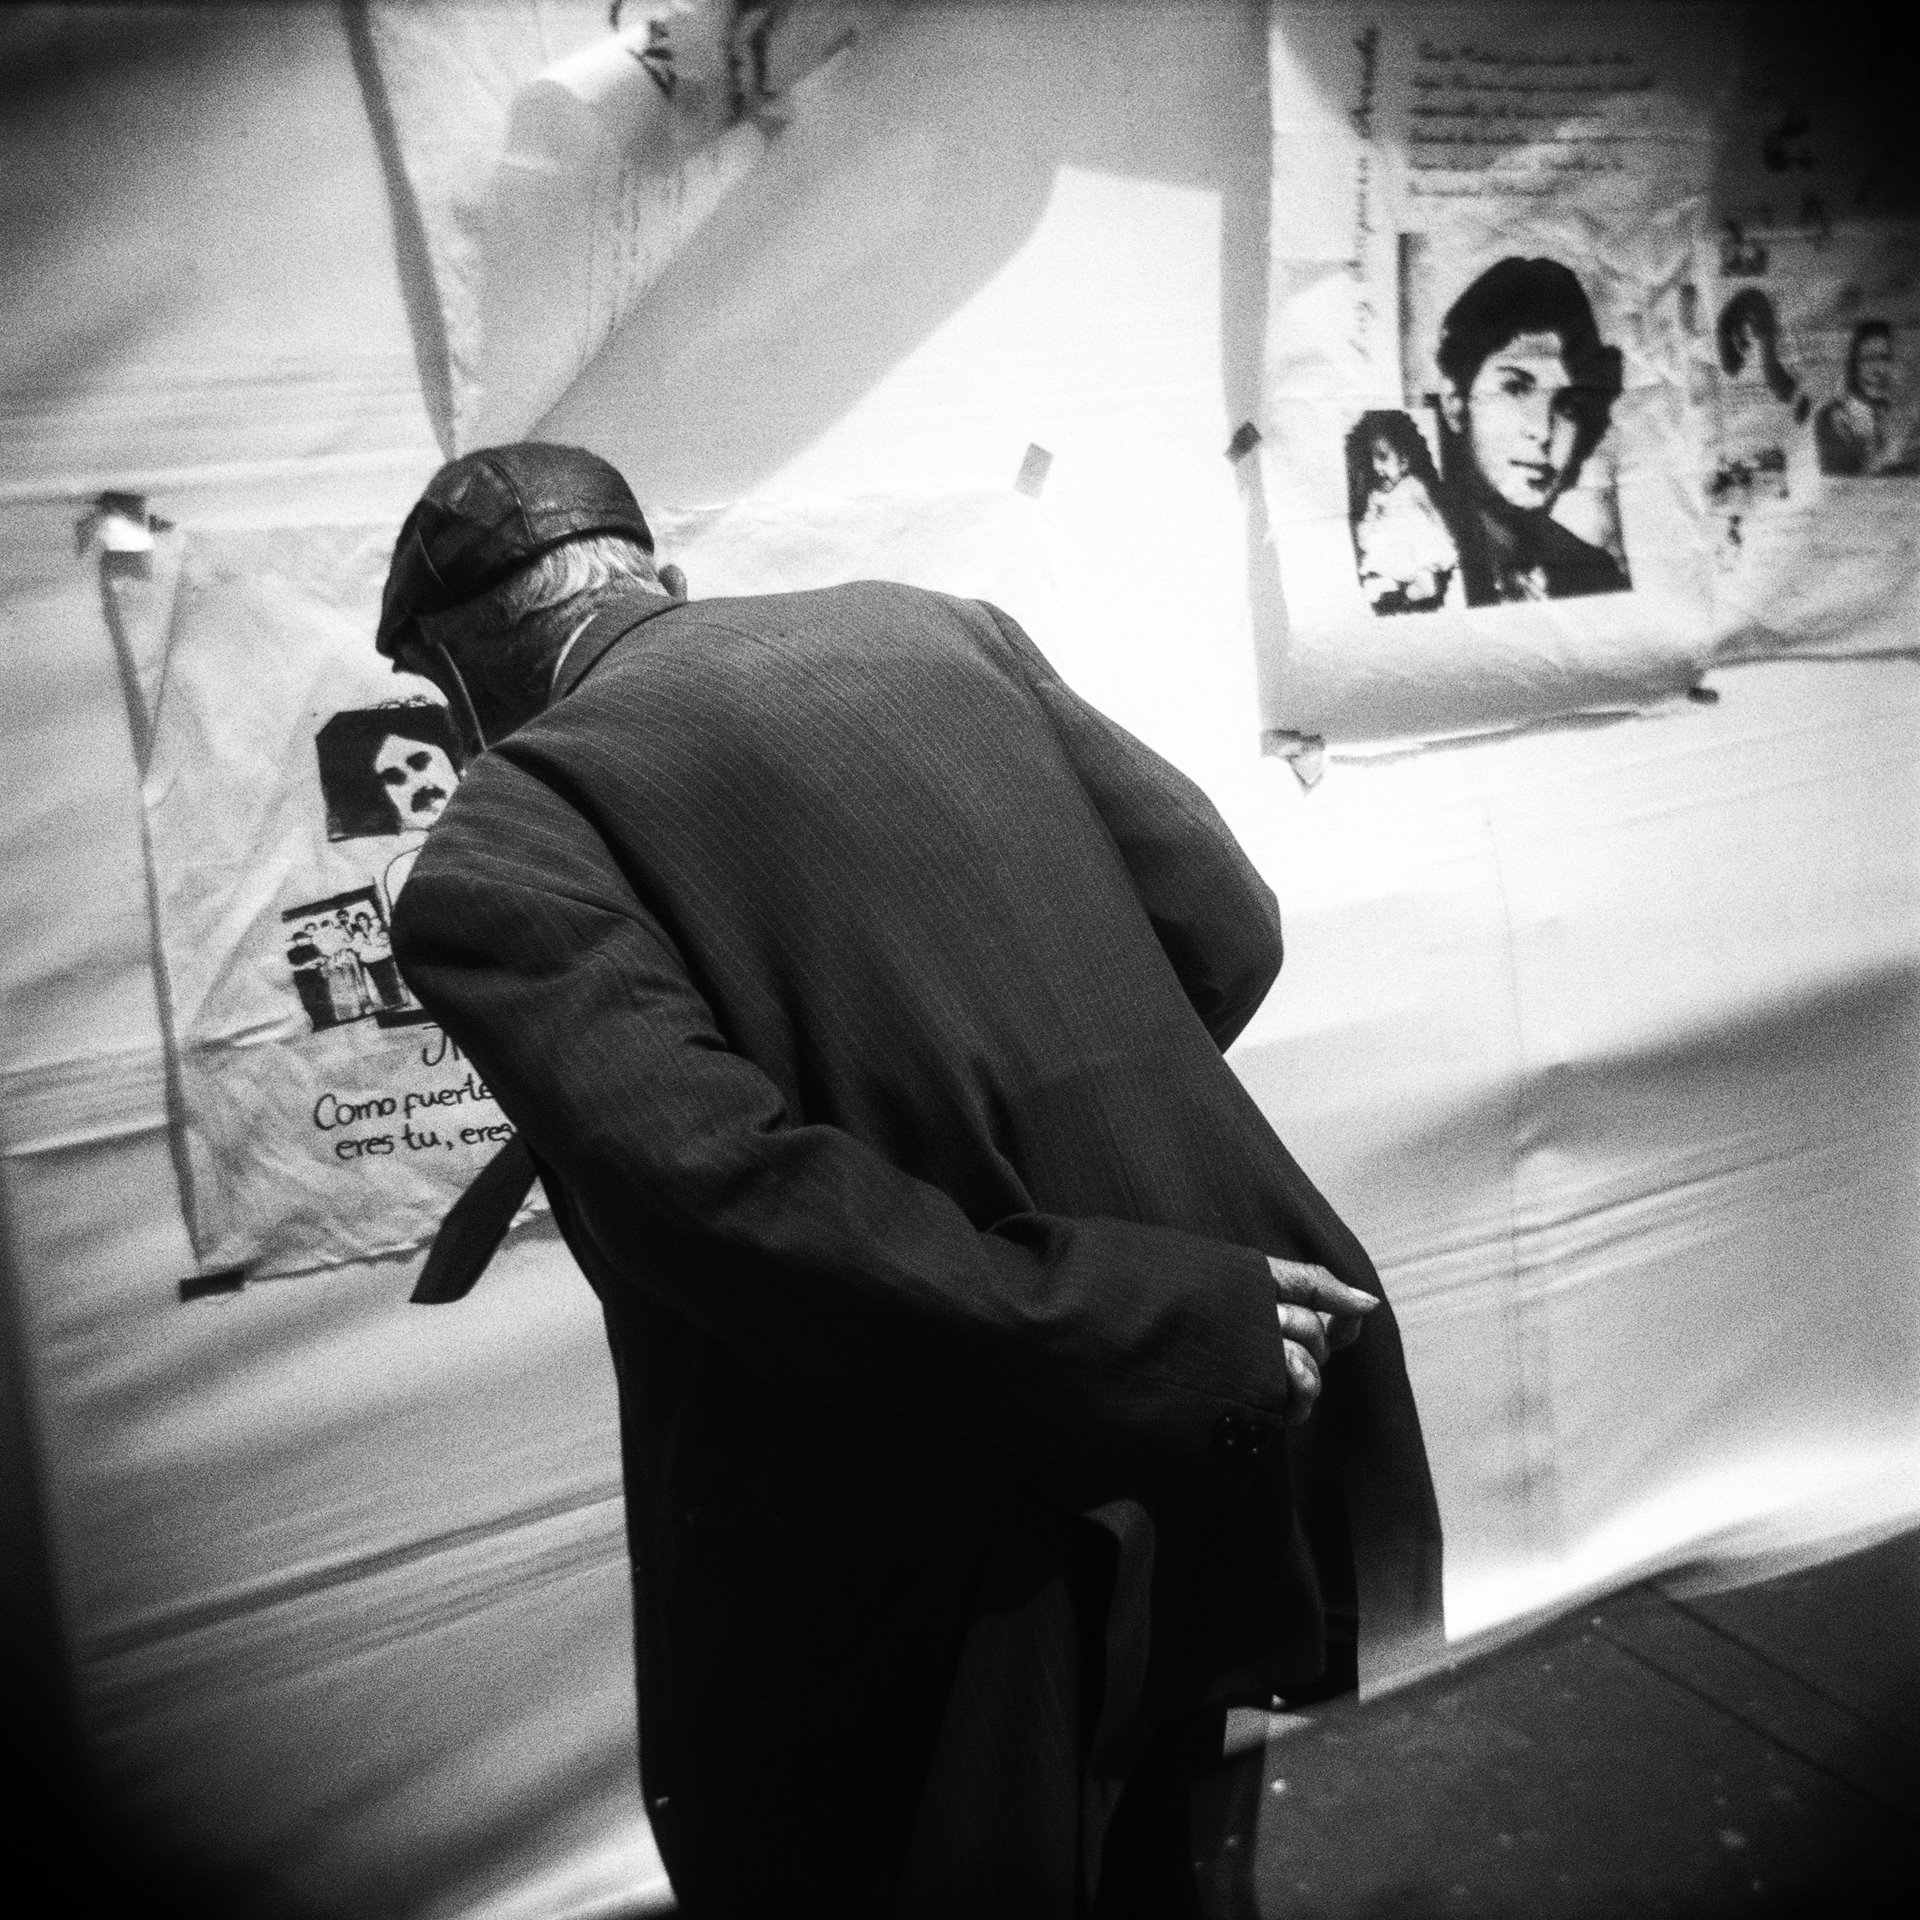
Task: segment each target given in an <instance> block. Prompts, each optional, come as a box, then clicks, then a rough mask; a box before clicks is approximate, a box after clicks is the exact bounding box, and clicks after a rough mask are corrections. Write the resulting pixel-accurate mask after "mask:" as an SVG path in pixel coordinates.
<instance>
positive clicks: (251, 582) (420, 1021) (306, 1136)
mask: <svg viewBox="0 0 1920 1920" xmlns="http://www.w3.org/2000/svg"><path fill="white" fill-rule="evenodd" d="M393 533H394V530H393V528H391V527H389V526H381V527H371V528H370V527H358V528H322V529H276V530H274V531H272V532H246V533H218V534H215V533H192V534H187V535H184V536H183V535H177V534H162V535H160V536H158V538H159V539H160V540H161V541H162V542H163V543H164V544H173V543H175V542H180V543H181V551H180V554H179V560H178V582H177V585H176V587H175V590H174V594H173V603H172V612H171V619H170V622H169V625H168V630H167V640H166V649H165V660H164V670H163V674H162V676H161V679H160V682H159V685H160V697H159V703H158V707H157V710H156V712H155V714H154V726H153V735H152V751H151V758H150V760H149V763H148V767H147V773H146V779H145V782H144V795H145V801H146V807H147V815H148V830H149V844H150V847H151V851H152V859H153V865H154V879H155V897H156V903H157V908H158V920H159V931H160V941H161V950H162V956H163V962H164V965H163V978H164V982H165V986H166V991H167V998H168V1014H169V1021H168V1024H169V1028H170V1033H171V1039H172V1042H173V1045H174V1047H175V1049H176V1072H177V1085H178V1089H179V1100H180V1107H181V1113H180V1120H181V1124H182V1127H183V1129H184V1133H185V1142H186V1149H187V1163H188V1168H189V1192H188V1194H187V1203H188V1204H187V1214H188V1223H189V1226H190V1228H191V1230H192V1233H193V1239H194V1246H195V1251H196V1253H197V1255H198V1257H199V1260H200V1263H201V1266H202V1269H203V1270H207V1271H213V1270H218V1269H220V1268H226V1267H237V1266H244V1267H246V1268H247V1269H248V1270H249V1271H250V1272H252V1273H256V1274H263V1275H264V1274H277V1273H293V1272H300V1271H304V1270H307V1269H310V1268H315V1267H328V1266H336V1265H339V1264H342V1263H344V1262H346V1261H351V1260H361V1259H366V1258H369V1257H372V1256H374V1255H378V1254H386V1253H395V1252H399V1251H402V1250H404V1249H406V1248H409V1247H412V1246H416V1245H418V1244H419V1243H420V1242H422V1241H423V1240H424V1239H426V1238H427V1237H428V1236H429V1235H430V1234H431V1233H432V1232H433V1230H434V1228H435V1227H436V1226H437V1225H438V1223H439V1221H440V1219H441V1217H442V1216H443V1215H444V1214H445V1212H446V1210H447V1208H448V1207H449V1206H450V1205H451V1204H452V1203H453V1201H454V1200H455V1199H456V1198H457V1197H458V1196H459V1194H460V1192H461V1191H462V1190H463V1189H464V1187H465V1186H466V1184H467V1182H468V1181H469V1180H471V1179H472V1177H473V1175H474V1174H475V1173H476V1172H478V1170H479V1169H480V1167H481V1166H482V1165H483V1164H484V1163H485V1161H486V1159H487V1158H488V1156H490V1155H491V1154H492V1153H493V1152H494V1151H496V1149H497V1148H498V1146H499V1145H500V1143H501V1142H502V1141H503V1140H505V1139H506V1138H508V1137H509V1135H510V1133H511V1129H510V1128H509V1127H508V1125H507V1123H506V1120H505V1117H504V1116H503V1115H502V1114H501V1112H500V1109H499V1107H498V1106H497V1105H496V1104H495V1103H494V1101H493V1099H492V1097H491V1095H490V1094H489V1093H488V1090H487V1088H486V1086H485V1084H484V1083H483V1082H482V1081H481V1080H480V1078H479V1077H478V1075H477V1074H475V1073H474V1071H473V1069H472V1068H471V1066H469V1065H468V1063H467V1062H466V1061H464V1060H463V1059H462V1058H461V1056H460V1052H459V1049H458V1048H457V1047H455V1046H454V1045H453V1044H452V1042H451V1041H449V1040H448V1039H447V1037H446V1035H445V1034H443V1033H442V1032H441V1031H440V1029H439V1028H438V1027H437V1026H435V1025H434V1024H433V1023H432V1022H431V1021H430V1020H429V1019H428V1018H427V1016H426V1014H425V1013H424V1012H423V1011H422V1009H421V1008H420V1007H419V1005H418V1004H417V1003H416V1002H415V1001H414V999H413V997H412V995H411V994H410V993H409V992H408V991H407V988H406V984H405V982H404V981H403V980H402V979H401V978H400V972H399V968H398V966H397V964H396V963H395V961H394V958H393V951H392V948H391V945H390V944H389V939H388V928H389V925H390V923H391V917H392V911H393V902H394V900H395V898H396V897H397V895H398V894H399V892H400V890H401V888H402V887H403V886H404V885H405V884H406V877H407V874H408V872H409V870H410V869H411V867H412V864H413V861H414V858H415V856H416V855H417V854H418V852H419V850H420V847H421V845H422V843H423V842H424V840H425V837H426V829H427V828H428V827H430V826H431V825H432V824H433V822H434V820H435V819H437V818H438V817H439V814H440V810H441V809H442V808H443V807H444V806H445V805H446V802H447V800H448V798H449V797H450V796H451V795H452V793H453V790H454V788H455V786H456V784H457V782H458V780H459V777H460V771H461V758H460V749H459V746H458V744H457V741H456V739H455V735H454V732H453V729H452V727H451V725H450V723H449V721H448V718H447V715H446V711H445V709H444V708H443V707H441V706H440V705H438V704H437V701H438V696H437V695H436V694H435V693H434V692H433V690H432V689H431V688H430V687H428V686H427V685H426V684H425V683H424V682H420V681H414V680H411V679H407V678H405V677H396V676H395V675H393V674H392V673H390V672H389V671H388V670H387V666H386V663H385V662H384V661H382V660H381V659H380V658H379V657H378V655H376V654H375V653H374V651H373V648H372V644H371V635H372V633H373V628H374V620H375V616H376V614H377V611H378V608H379V597H380V585H381V582H382V581H383V580H384V579H385V577H386V569H387V561H388V558H389V556H390V554H391V552H392V547H393Z"/></svg>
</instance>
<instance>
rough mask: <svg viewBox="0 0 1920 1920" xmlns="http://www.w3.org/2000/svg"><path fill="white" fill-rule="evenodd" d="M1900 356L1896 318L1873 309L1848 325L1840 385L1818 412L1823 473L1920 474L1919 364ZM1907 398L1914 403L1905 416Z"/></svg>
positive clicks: (1817, 449) (1817, 447) (1816, 443)
mask: <svg viewBox="0 0 1920 1920" xmlns="http://www.w3.org/2000/svg"><path fill="white" fill-rule="evenodd" d="M1911 344H1912V343H1911V337H1909V348H1911ZM1901 359H1902V355H1901V353H1900V348H1899V344H1898V341H1897V337H1896V334H1895V330H1894V325H1893V322H1892V321H1891V320H1888V319H1886V318H1884V317H1883V316H1881V315H1879V314H1868V315H1866V316H1865V317H1864V318H1862V319H1859V320H1856V321H1855V322H1854V323H1853V325H1852V327H1851V328H1849V329H1848V333H1847V345H1846V353H1845V357H1844V359H1843V360H1842V362H1841V369H1840V379H1839V383H1838V391H1837V392H1836V393H1835V394H1834V396H1833V398H1832V399H1830V400H1829V401H1827V402H1826V404H1825V405H1824V406H1821V407H1818V408H1816V409H1815V411H1814V416H1813V451H1814V457H1815V458H1816V459H1817V460H1818V462H1819V464H1820V471H1821V472H1822V473H1824V474H1828V475H1832V476H1836V477H1838V478H1841V479H1855V480H1860V479H1868V478H1902V479H1904V478H1907V477H1910V476H1911V475H1914V474H1920V422H1916V421H1915V420H1914V419H1913V417H1912V409H1911V404H1910V403H1911V399H1912V389H1913V386H1914V370H1913V368H1912V367H1911V366H1905V367H1903V366H1902V365H1901ZM1902 401H1906V402H1908V403H1909V404H1908V407H1907V410H1906V417H1905V418H1902V417H1901V403H1902Z"/></svg>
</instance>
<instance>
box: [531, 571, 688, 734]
mask: <svg viewBox="0 0 1920 1920" xmlns="http://www.w3.org/2000/svg"><path fill="white" fill-rule="evenodd" d="M681 604H682V602H680V601H678V600H669V599H668V598H667V597H666V596H665V595H664V594H658V593H648V592H646V591H645V590H644V589H643V588H640V587H633V588H630V589H623V590H621V591H619V592H616V593H614V594H612V595H610V596H609V598H608V600H607V604H606V605H605V606H604V607H602V608H601V609H600V611H599V612H598V613H596V614H595V615H594V616H593V618H592V619H591V620H589V621H588V622H587V624H586V625H585V626H584V627H582V628H581V629H580V632H579V635H578V637H577V638H576V639H575V640H574V643H573V645H572V646H570V647H569V648H568V649H567V657H566V658H565V659H564V660H562V661H561V662H560V671H559V672H558V673H556V674H555V675H554V676H553V692H552V694H551V695H550V696H549V697H548V700H547V704H548V705H549V706H552V705H553V704H554V702H555V701H557V700H564V699H565V698H566V697H567V695H568V694H570V693H571V692H572V691H573V690H574V688H575V687H577V686H578V685H579V684H580V682H581V681H582V680H584V679H585V678H586V677H587V675H588V674H589V673H591V672H592V671H593V669H594V668H595V667H597V666H598V665H599V664H600V662H601V660H602V659H603V658H604V657H605V656H606V653H607V651H608V649H609V648H610V647H612V645H613V643H614V642H615V641H616V640H621V639H624V638H625V637H626V636H627V635H628V634H630V633H631V632H632V631H633V630H634V628H635V627H639V626H644V625H645V624H646V622H647V621H649V620H652V619H654V618H655V617H657V616H658V615H660V614H663V613H671V612H672V611H673V610H674V608H675V607H677V606H680V605H681Z"/></svg>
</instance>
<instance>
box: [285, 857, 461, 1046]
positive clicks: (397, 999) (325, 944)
mask: <svg viewBox="0 0 1920 1920" xmlns="http://www.w3.org/2000/svg"><path fill="white" fill-rule="evenodd" d="M280 920H281V924H282V926H283V927H284V929H285V938H286V943H287V964H288V966H290V967H291V968H292V969H293V984H294V990H295V991H296V992H297V993H298V994H299V996H300V1005H301V1008H302V1010H303V1011H304V1012H305V1014H306V1016H307V1020H308V1022H309V1023H310V1025H311V1026H312V1028H313V1031H314V1032H315V1033H324V1032H325V1031H326V1030H327V1029H328V1028H330V1027H342V1026H347V1025H349V1024H350V1023H351V1022H353V1021H355V1020H366V1019H371V1020H372V1021H373V1022H374V1024H375V1025H376V1026H382V1027H396V1026H412V1025H415V1024H417V1023H419V1022H421V1021H424V1020H425V1019H426V1018H427V1015H426V1013H425V1012H424V1011H423V1010H422V1008H421V1007H420V1005H419V1003H418V1002H417V1001H416V1000H415V999H414V998H413V996H412V995H411V994H410V993H408V991H407V987H406V982H405V981H403V980H402V979H401V978H400V965H399V962H398V961H396V960H395V959H394V957H393V943H392V941H391V939H390V938H389V937H388V932H387V915H386V909H385V908H384V907H382V906H381V904H380V894H379V890H378V889H377V888H375V887H372V886H365V887H355V888H354V889H353V890H352V891H351V892H348V893H335V894H329V895H328V896H327V898H326V899H324V900H309V901H308V902H307V903H306V904H305V905H304V906H299V907H290V908H288V909H287V911H286V912H285V913H283V914H282V915H281V916H280Z"/></svg>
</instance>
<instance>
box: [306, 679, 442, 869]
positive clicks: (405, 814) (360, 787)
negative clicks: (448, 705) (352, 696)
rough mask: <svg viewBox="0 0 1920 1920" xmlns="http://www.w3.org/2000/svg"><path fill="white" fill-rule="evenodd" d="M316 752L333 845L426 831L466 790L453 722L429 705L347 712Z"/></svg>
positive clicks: (326, 730) (323, 732)
mask: <svg viewBox="0 0 1920 1920" xmlns="http://www.w3.org/2000/svg"><path fill="white" fill-rule="evenodd" d="M313 745H314V752H315V754H316V755H317V756H318V758H319V762H320V793H321V797H322V799H323V800H324V801H325V802H326V808H327V838H328V839H329V840H358V839H367V838H373V837H375V836H385V837H391V836H392V835H394V834H396V833H415V832H423V831H425V829H426V828H428V827H430V826H432V825H433V823H434V822H435V821H436V820H438V819H439V817H440V815H441V812H442V810H443V809H444V808H445V806H446V804H447V802H448V801H449V800H451V799H452V798H453V790H454V788H455V787H457V786H458V785H459V784H460V768H461V758H460V747H459V743H458V741H457V739H456V737H455V734H454V730H453V722H452V720H451V718H450V717H449V716H448V714H447V711H446V709H445V708H444V707H439V706H435V705H434V704H433V703H432V702H431V701H427V700H409V701H404V702H398V703H396V704H394V705H392V706H384V707H352V708H348V709H347V710H346V711H344V712H341V713H336V714H335V715H334V716H333V717H332V718H331V719H330V720H328V721H327V723H326V724H325V725H324V726H323V727H321V728H320V730H319V731H318V732H317V733H316V734H315V735H314V737H313Z"/></svg>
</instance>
